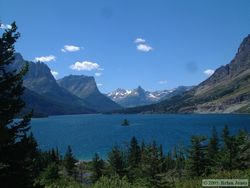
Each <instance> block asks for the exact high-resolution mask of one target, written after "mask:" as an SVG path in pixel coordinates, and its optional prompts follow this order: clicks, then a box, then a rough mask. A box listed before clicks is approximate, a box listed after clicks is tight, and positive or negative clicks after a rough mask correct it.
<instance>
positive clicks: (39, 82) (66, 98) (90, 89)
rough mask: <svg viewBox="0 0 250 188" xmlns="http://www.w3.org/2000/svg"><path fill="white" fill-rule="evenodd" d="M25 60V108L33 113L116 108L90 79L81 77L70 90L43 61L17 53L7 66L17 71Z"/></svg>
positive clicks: (78, 112) (53, 113)
mask: <svg viewBox="0 0 250 188" xmlns="http://www.w3.org/2000/svg"><path fill="white" fill-rule="evenodd" d="M25 63H28V65H29V71H28V72H27V74H26V75H25V77H24V81H23V83H24V86H25V87H26V90H25V92H24V95H23V99H24V101H25V102H26V109H25V111H28V110H30V109H34V112H35V115H59V114H81V113H96V112H103V111H108V110H115V109H119V108H120V106H119V105H117V104H116V103H114V102H113V101H111V100H110V99H108V98H107V97H105V96H104V95H103V94H101V93H100V92H99V90H98V89H97V87H96V83H95V80H94V78H91V77H85V76H81V78H85V79H81V80H80V82H77V83H76V85H74V86H75V88H74V89H75V90H74V91H75V92H73V93H71V92H70V91H68V90H67V89H65V88H64V87H61V86H60V85H59V84H58V83H57V81H56V80H55V78H54V77H53V75H52V74H51V72H50V69H49V68H48V66H47V65H46V64H44V63H41V62H37V63H34V62H27V61H25V60H24V59H23V58H22V56H21V55H20V54H18V53H17V54H16V57H15V60H14V63H13V64H12V65H11V66H10V67H9V68H10V69H11V70H13V69H15V70H17V71H18V70H20V68H21V67H22V66H23V65H24V64H25ZM76 77H78V76H76ZM65 80H66V79H65ZM75 81H76V80H75ZM70 84H72V82H71V83H70ZM75 94H76V95H75Z"/></svg>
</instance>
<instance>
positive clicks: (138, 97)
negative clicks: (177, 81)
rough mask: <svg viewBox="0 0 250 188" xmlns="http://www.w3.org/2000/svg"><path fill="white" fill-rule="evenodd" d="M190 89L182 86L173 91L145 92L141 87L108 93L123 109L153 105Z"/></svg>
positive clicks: (119, 89)
mask: <svg viewBox="0 0 250 188" xmlns="http://www.w3.org/2000/svg"><path fill="white" fill-rule="evenodd" d="M189 89H190V87H185V86H181V87H178V88H175V89H171V90H161V91H153V92H150V91H145V90H144V89H143V88H141V86H139V87H138V88H136V89H132V90H128V89H121V88H118V89H116V90H115V91H113V92H110V93H108V94H107V96H108V97H109V98H110V99H112V100H113V101H115V102H116V103H118V104H120V105H121V106H123V107H135V106H141V105H147V104H153V103H156V102H159V101H161V100H163V99H166V98H168V97H172V96H174V95H177V94H180V93H182V92H184V91H187V90H189Z"/></svg>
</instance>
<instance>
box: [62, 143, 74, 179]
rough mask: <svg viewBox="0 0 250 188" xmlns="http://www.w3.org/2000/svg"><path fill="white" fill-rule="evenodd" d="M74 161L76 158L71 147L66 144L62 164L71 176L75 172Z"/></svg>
mask: <svg viewBox="0 0 250 188" xmlns="http://www.w3.org/2000/svg"><path fill="white" fill-rule="evenodd" d="M75 163H76V159H75V158H74V156H73V153H72V149H71V147H70V146H68V149H67V151H66V153H65V156H64V160H63V164H64V167H65V169H66V172H67V175H68V176H72V175H74V172H75Z"/></svg>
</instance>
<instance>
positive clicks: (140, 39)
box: [134, 38, 146, 43]
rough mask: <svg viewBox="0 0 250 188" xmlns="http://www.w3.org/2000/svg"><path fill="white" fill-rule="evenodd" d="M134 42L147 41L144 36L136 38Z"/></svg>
mask: <svg viewBox="0 0 250 188" xmlns="http://www.w3.org/2000/svg"><path fill="white" fill-rule="evenodd" d="M134 42H135V43H144V42H146V40H145V39H143V38H136V39H135V41H134Z"/></svg>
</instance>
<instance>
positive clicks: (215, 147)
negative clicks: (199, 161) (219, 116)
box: [206, 127, 219, 173]
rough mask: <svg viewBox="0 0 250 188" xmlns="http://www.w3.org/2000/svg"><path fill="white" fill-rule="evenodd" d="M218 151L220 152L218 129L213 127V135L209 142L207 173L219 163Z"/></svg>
mask: <svg viewBox="0 0 250 188" xmlns="http://www.w3.org/2000/svg"><path fill="white" fill-rule="evenodd" d="M218 153H219V138H218V134H217V131H216V128H215V127H213V129H212V136H211V138H210V139H209V143H208V146H207V155H206V160H207V166H208V169H207V173H211V171H212V168H214V167H215V166H216V165H217V161H218Z"/></svg>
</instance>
